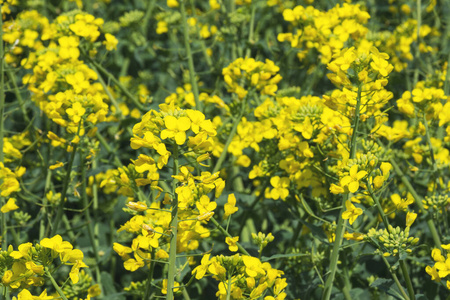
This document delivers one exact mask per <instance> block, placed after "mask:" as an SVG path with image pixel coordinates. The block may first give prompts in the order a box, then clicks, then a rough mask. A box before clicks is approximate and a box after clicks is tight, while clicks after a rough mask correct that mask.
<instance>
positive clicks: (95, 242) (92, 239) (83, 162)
mask: <svg viewBox="0 0 450 300" xmlns="http://www.w3.org/2000/svg"><path fill="white" fill-rule="evenodd" d="M80 156H81V163H80V165H81V189H82V198H83V206H84V217H85V218H86V222H87V229H88V235H89V241H90V243H91V246H92V251H93V252H94V259H95V266H94V268H95V277H96V278H95V279H96V281H97V284H98V285H99V286H100V289H101V290H102V291H103V287H102V276H101V273H100V267H99V264H100V257H99V255H98V240H97V239H96V238H95V236H94V228H93V226H92V219H91V215H90V213H89V203H88V202H89V201H88V195H87V175H86V159H85V153H84V152H83V151H82V152H81V155H80Z"/></svg>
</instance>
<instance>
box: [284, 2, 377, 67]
mask: <svg viewBox="0 0 450 300" xmlns="http://www.w3.org/2000/svg"><path fill="white" fill-rule="evenodd" d="M283 18H284V20H285V21H287V22H290V23H291V24H292V25H294V26H295V27H297V28H295V30H294V31H293V32H288V33H280V34H278V41H279V42H290V44H291V47H292V48H298V49H299V50H300V51H299V52H298V53H297V57H298V59H299V60H300V61H304V60H305V59H306V57H307V55H308V53H309V52H310V51H312V50H316V51H318V52H319V53H320V55H319V56H318V58H319V59H320V62H321V63H322V64H327V63H329V62H330V60H331V58H332V55H333V53H335V52H337V51H340V50H341V49H343V48H344V45H345V43H346V42H347V41H349V40H350V39H353V40H358V39H359V38H361V37H364V36H365V35H366V33H367V32H368V29H367V28H366V27H365V26H364V25H365V24H366V23H367V21H368V19H369V18H370V16H369V14H368V13H367V12H366V11H364V10H362V9H361V6H360V5H359V4H348V3H344V4H343V5H342V6H341V5H339V4H338V5H336V6H335V7H333V8H332V9H330V10H328V11H327V12H323V11H320V10H319V9H316V8H314V7H313V6H307V7H304V6H301V5H299V6H296V7H294V8H293V9H290V8H287V9H285V10H284V11H283Z"/></svg>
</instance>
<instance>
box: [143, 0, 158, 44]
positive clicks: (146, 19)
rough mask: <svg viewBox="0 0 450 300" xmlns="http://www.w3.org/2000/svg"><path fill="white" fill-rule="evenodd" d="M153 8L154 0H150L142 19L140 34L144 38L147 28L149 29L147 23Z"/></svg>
mask: <svg viewBox="0 0 450 300" xmlns="http://www.w3.org/2000/svg"><path fill="white" fill-rule="evenodd" d="M154 7H155V0H150V1H149V2H148V5H147V10H146V11H145V15H144V18H143V19H142V23H141V29H142V34H143V36H144V37H145V38H147V33H148V28H149V27H150V26H149V21H150V18H151V16H152V13H153V8H154Z"/></svg>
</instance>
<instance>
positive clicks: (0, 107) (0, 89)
mask: <svg viewBox="0 0 450 300" xmlns="http://www.w3.org/2000/svg"><path fill="white" fill-rule="evenodd" d="M0 28H3V18H2V17H1V16H0ZM4 56H5V54H4V49H3V30H0V163H1V164H3V163H4V154H3V137H4V127H3V126H4V124H3V122H4V115H3V114H4V113H5V74H4V65H5V60H4ZM0 200H1V201H0V204H1V206H3V205H5V204H6V202H5V201H6V200H5V198H4V197H0ZM1 215H2V245H4V248H6V247H7V243H8V236H7V233H8V232H7V230H6V223H7V222H6V217H7V215H6V214H4V213H2V214H1Z"/></svg>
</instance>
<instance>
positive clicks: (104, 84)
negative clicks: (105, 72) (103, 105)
mask: <svg viewBox="0 0 450 300" xmlns="http://www.w3.org/2000/svg"><path fill="white" fill-rule="evenodd" d="M97 77H98V81H99V82H100V84H101V85H102V87H103V90H104V91H105V93H106V95H107V96H108V98H109V100H110V101H111V103H112V104H113V105H114V108H115V109H116V113H115V115H116V116H119V118H120V119H122V118H123V115H122V111H121V110H120V108H119V104H118V103H117V101H116V98H114V96H113V95H112V94H111V92H110V91H109V89H108V86H107V85H106V83H105V81H104V80H103V78H102V76H101V74H100V73H99V72H98V71H97Z"/></svg>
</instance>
